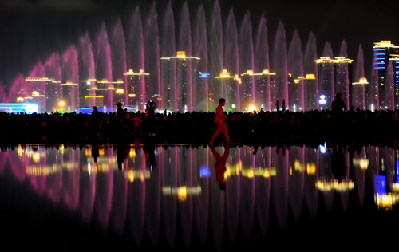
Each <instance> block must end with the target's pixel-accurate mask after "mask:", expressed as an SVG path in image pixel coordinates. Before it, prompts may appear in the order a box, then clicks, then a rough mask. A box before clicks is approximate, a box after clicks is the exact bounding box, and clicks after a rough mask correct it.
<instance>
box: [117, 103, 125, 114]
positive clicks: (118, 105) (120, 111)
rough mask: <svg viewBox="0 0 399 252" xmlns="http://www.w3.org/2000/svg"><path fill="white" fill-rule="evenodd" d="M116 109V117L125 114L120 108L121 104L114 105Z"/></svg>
mask: <svg viewBox="0 0 399 252" xmlns="http://www.w3.org/2000/svg"><path fill="white" fill-rule="evenodd" d="M116 107H117V109H116V114H117V115H123V114H124V113H125V111H124V110H123V108H122V103H120V102H119V103H118V104H116Z"/></svg>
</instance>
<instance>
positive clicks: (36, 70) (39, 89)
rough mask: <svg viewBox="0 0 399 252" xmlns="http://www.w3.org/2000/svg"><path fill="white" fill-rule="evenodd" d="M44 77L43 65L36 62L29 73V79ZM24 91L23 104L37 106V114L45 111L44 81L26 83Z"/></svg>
mask: <svg viewBox="0 0 399 252" xmlns="http://www.w3.org/2000/svg"><path fill="white" fill-rule="evenodd" d="M44 75H45V69H44V65H43V63H42V62H41V61H38V62H37V63H36V65H35V66H34V67H33V69H32V70H31V72H30V73H29V76H30V77H43V76H44ZM24 86H25V90H26V92H27V96H26V97H25V98H24V101H25V102H33V103H37V104H38V108H39V112H40V113H43V112H45V111H46V83H45V82H44V81H33V82H31V81H26V82H25V85H24Z"/></svg>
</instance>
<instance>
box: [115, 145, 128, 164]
mask: <svg viewBox="0 0 399 252" xmlns="http://www.w3.org/2000/svg"><path fill="white" fill-rule="evenodd" d="M128 155H129V147H128V145H126V144H117V145H116V162H117V163H118V169H119V170H123V167H122V164H124V163H125V159H126V158H127V156H128Z"/></svg>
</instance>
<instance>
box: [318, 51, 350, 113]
mask: <svg viewBox="0 0 399 252" xmlns="http://www.w3.org/2000/svg"><path fill="white" fill-rule="evenodd" d="M352 62H353V60H351V59H348V58H345V57H335V58H334V59H332V58H331V57H320V58H319V59H318V60H316V63H317V64H318V78H319V81H318V105H319V108H321V109H327V108H330V105H331V102H332V101H333V100H334V96H335V94H337V93H342V98H343V100H344V101H345V104H346V105H347V108H349V101H350V99H349V97H350V92H349V85H350V64H351V63H352Z"/></svg>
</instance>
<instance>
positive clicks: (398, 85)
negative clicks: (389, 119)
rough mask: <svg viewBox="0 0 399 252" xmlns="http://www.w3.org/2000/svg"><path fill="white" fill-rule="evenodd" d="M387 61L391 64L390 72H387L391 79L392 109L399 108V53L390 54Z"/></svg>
mask: <svg viewBox="0 0 399 252" xmlns="http://www.w3.org/2000/svg"><path fill="white" fill-rule="evenodd" d="M389 62H390V63H391V64H392V66H391V67H392V69H391V72H389V73H388V74H389V75H391V74H392V75H393V76H390V78H391V79H392V81H393V83H392V84H393V104H394V108H393V109H399V54H391V55H390V58H389Z"/></svg>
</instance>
